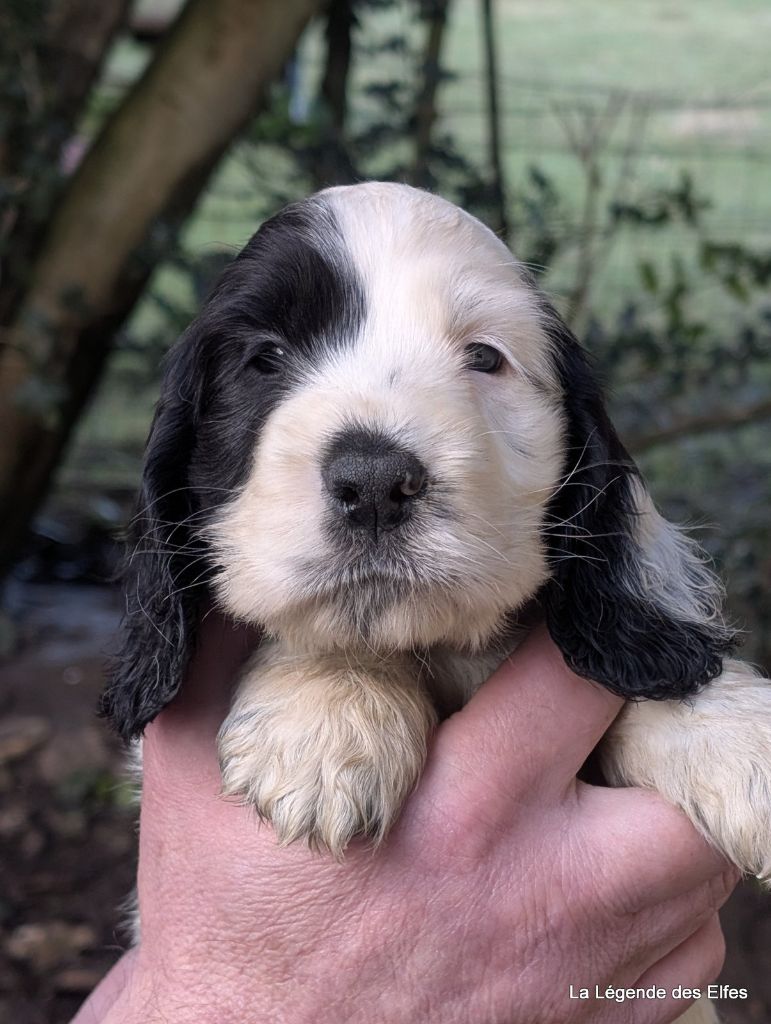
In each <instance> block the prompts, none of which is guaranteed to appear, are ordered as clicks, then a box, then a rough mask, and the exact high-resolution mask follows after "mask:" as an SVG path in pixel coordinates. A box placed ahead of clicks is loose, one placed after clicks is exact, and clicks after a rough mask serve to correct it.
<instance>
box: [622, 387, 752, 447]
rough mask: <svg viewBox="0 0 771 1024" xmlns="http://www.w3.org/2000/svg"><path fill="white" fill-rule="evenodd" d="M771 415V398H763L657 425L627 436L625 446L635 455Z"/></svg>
mask: <svg viewBox="0 0 771 1024" xmlns="http://www.w3.org/2000/svg"><path fill="white" fill-rule="evenodd" d="M769 418H771V398H764V399H761V400H759V401H757V402H753V403H750V404H748V405H743V406H738V407H735V408H730V409H713V410H711V411H710V412H708V413H705V414H703V415H701V416H690V417H684V418H682V419H679V420H676V421H674V422H672V423H670V424H668V425H667V426H663V427H658V428H657V429H655V430H651V431H648V432H647V433H642V434H638V435H636V436H635V435H632V437H630V438H628V439H627V447H628V448H629V450H630V451H632V452H634V453H635V454H639V453H641V452H646V451H649V450H650V449H651V448H655V447H657V446H658V445H660V444H667V443H669V442H670V441H676V440H678V439H679V438H681V437H693V436H695V435H698V434H708V433H710V432H711V431H713V430H735V429H737V428H738V427H745V426H747V425H748V424H750V423H757V422H759V421H761V420H765V419H769Z"/></svg>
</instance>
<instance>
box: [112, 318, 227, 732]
mask: <svg viewBox="0 0 771 1024" xmlns="http://www.w3.org/2000/svg"><path fill="white" fill-rule="evenodd" d="M204 371H205V367H204V366H203V354H202V344H201V339H200V337H199V336H198V333H197V332H196V327H195V325H193V326H192V327H191V328H190V329H189V330H188V331H187V332H186V334H185V335H183V337H182V338H181V339H180V340H179V341H178V342H177V343H176V345H175V346H174V347H173V348H172V350H171V351H170V353H169V355H168V357H167V361H166V366H165V373H164V378H163V384H162V387H161V398H160V401H159V403H158V407H157V409H156V413H155V418H154V419H153V424H152V427H151V429H150V437H149V439H148V442H147V448H146V450H145V458H144V466H143V471H142V483H141V487H140V492H139V498H138V502H137V510H136V515H135V516H134V518H133V520H132V522H131V525H130V528H129V531H128V538H127V540H128V547H127V553H126V560H125V564H124V569H123V583H124V591H125V614H124V619H123V626H122V635H121V641H120V646H119V648H118V651H117V653H116V655H115V656H114V658H113V659H112V666H111V668H112V671H111V674H110V678H109V679H108V682H107V685H106V687H105V690H104V693H103V694H102V698H101V704H100V710H101V714H102V715H104V716H105V717H107V718H109V719H110V721H111V722H112V724H113V726H114V727H115V729H116V730H117V732H118V733H120V735H121V736H122V737H123V738H124V739H126V740H128V739H131V738H132V737H135V736H138V735H139V734H140V733H141V732H142V730H143V729H144V727H145V726H146V725H147V723H148V722H150V721H152V719H153V718H155V716H156V715H157V714H158V713H159V712H160V711H161V710H162V709H163V708H164V707H165V706H166V705H167V704H168V703H169V701H170V700H171V699H172V698H173V697H174V695H175V694H176V692H177V690H178V689H179V685H180V682H181V679H182V676H183V674H184V672H185V669H186V667H187V664H188V661H189V659H190V654H191V653H192V648H193V644H194V638H195V627H196V622H197V618H198V614H199V611H200V607H201V604H202V601H203V598H204V596H205V594H206V591H207V587H206V582H205V578H206V576H207V569H208V566H207V562H206V558H205V552H204V550H203V545H202V543H201V542H200V541H196V539H195V532H194V526H195V519H196V513H197V512H198V511H199V510H197V509H196V508H195V507H194V505H193V502H192V497H191V488H190V481H189V479H188V471H189V466H190V460H191V455H192V451H193V446H194V444H195V436H196V429H197V426H198V421H199V419H200V415H201V395H202V391H203V377H204Z"/></svg>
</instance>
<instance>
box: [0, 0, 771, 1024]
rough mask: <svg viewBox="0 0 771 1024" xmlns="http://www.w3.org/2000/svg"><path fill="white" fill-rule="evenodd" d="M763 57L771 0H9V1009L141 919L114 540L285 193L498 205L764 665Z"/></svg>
mask: <svg viewBox="0 0 771 1024" xmlns="http://www.w3.org/2000/svg"><path fill="white" fill-rule="evenodd" d="M770 51H771V7H770V6H769V4H768V2H767V0H698V2H696V0H637V2H636V3H634V4H630V3H620V2H611V0H537V2H535V0H326V2H325V0H218V2H217V3H214V2H211V0H188V2H186V3H184V2H181V0H147V2H145V0H139V2H135V3H132V2H130V0H4V2H3V5H2V9H1V10H0V332H1V336H2V349H0V573H1V574H2V591H1V604H0V656H1V657H2V662H1V663H0V864H1V865H2V869H1V873H0V1021H3V1022H4V1021H13V1022H15V1024H17V1022H18V1024H38V1022H46V1024H48V1022H65V1021H68V1020H69V1018H70V1016H71V1015H72V1013H73V1012H74V1010H75V1009H76V1007H77V1006H78V1005H79V1003H80V1002H81V1001H82V999H83V998H84V997H85V995H86V994H87V993H88V991H89V990H90V989H91V988H92V987H93V985H94V984H96V982H97V981H98V980H99V978H100V977H101V975H102V974H103V973H104V971H105V970H106V969H107V968H108V967H109V966H110V965H111V963H113V962H114V960H115V959H116V958H117V956H118V955H119V952H120V950H121V949H123V948H124V946H125V937H124V936H123V935H122V934H121V933H120V931H119V929H118V928H117V925H116V922H117V921H118V919H119V913H118V907H119V905H120V903H121V901H122V900H123V899H124V898H125V896H126V894H127V893H128V892H129V890H130V888H131V884H132V873H133V869H134V864H133V858H134V840H135V835H134V832H135V824H134V821H135V812H134V811H133V810H132V809H131V805H130V793H129V791H128V788H127V786H126V784H125V783H124V782H123V781H122V778H121V755H120V751H119V750H118V747H117V745H116V744H115V743H114V742H113V741H112V740H111V738H110V737H109V736H108V734H107V731H106V728H105V727H104V726H103V724H102V723H100V722H99V721H98V720H97V719H96V718H95V712H94V709H95V702H96V696H97V693H98V691H99V688H100V685H101V677H102V672H103V659H104V652H105V650H107V649H108V648H109V645H110V641H111V637H112V635H113V633H114V631H115V628H116V624H117V622H118V620H119V615H120V600H119V596H118V594H117V593H116V591H115V589H114V587H113V586H111V585H110V579H111V576H112V574H113V572H114V569H115V565H116V558H117V554H118V543H117V540H116V539H117V538H118V537H119V535H120V530H121V527H122V525H123V524H124V523H125V522H126V520H127V518H128V517H129V516H130V514H131V506H132V498H133V494H134V491H135V489H136V486H137V480H138V474H139V467H140V460H141V453H142V447H143V443H144V439H145V436H146V434H147V430H148V427H149V423H150V417H151V415H152V409H153V403H154V401H155V398H156V395H157V390H158V379H159V366H160V363H161V360H162V358H163V354H164V352H165V351H166V349H167V348H168V346H169V345H170V344H171V342H172V341H173V340H174V339H175V337H176V336H177V335H178V334H179V333H180V331H181V329H182V328H183V327H184V326H185V324H186V323H187V322H188V320H189V319H190V318H191V317H192V315H193V314H194V311H195V309H196V307H197V305H198V303H199V302H200V300H201V298H202V297H203V296H204V295H205V293H206V291H207V288H208V287H209V286H210V284H211V282H212V280H213V278H214V277H215V276H216V274H217V273H218V271H219V270H220V269H221V267H222V266H223V265H224V264H225V263H226V262H227V261H228V260H229V259H230V258H231V257H232V256H233V254H234V253H235V252H236V251H237V250H238V249H239V247H240V246H241V245H242V244H243V243H244V242H245V241H246V240H247V239H248V237H249V236H250V235H251V233H252V232H253V231H254V230H255V229H256V228H257V227H258V226H259V224H260V222H261V221H262V220H263V219H264V218H266V217H267V216H269V215H270V214H272V213H273V212H274V211H275V210H277V209H278V208H279V207H280V206H282V205H283V204H284V203H285V202H287V201H289V200H291V199H294V198H297V197H300V196H303V195H306V194H307V193H308V192H310V191H312V190H314V189H316V188H319V187H321V186H323V185H327V184H333V183H340V182H348V181H354V180H360V179H362V178H372V177H377V178H390V179H394V180H400V181H408V182H412V183H414V184H418V185H421V186H425V187H429V188H432V189H435V190H437V191H439V192H441V193H442V194H443V195H445V196H447V197H448V198H450V199H453V200H455V201H457V202H460V203H461V204H462V205H464V206H466V207H467V208H468V209H470V210H471V211H472V212H474V213H476V214H477V215H478V216H480V217H481V218H482V219H483V220H485V221H486V222H487V223H488V224H489V225H490V226H491V227H493V228H494V229H495V230H496V231H498V232H499V233H500V234H501V235H502V236H503V237H504V238H505V239H506V240H507V241H508V242H509V243H510V244H511V245H512V246H513V248H514V250H515V251H516V252H517V253H518V255H519V256H520V257H521V258H522V259H523V260H524V261H526V262H527V263H528V264H529V265H530V267H531V268H532V270H533V272H534V274H535V275H536V276H537V277H538V279H539V281H540V284H541V286H542V287H543V288H544V289H546V290H547V291H548V292H550V293H551V294H552V295H553V296H554V297H555V299H556V301H557V304H558V306H559V308H560V309H561V311H562V313H563V314H564V315H565V317H566V318H567V319H568V321H569V322H570V323H571V325H572V327H573V328H574V330H575V331H576V332H577V334H578V335H579V336H580V337H581V338H582V339H583V340H584V341H585V343H586V345H587V346H588V348H589V349H590V350H591V352H592V353H593V355H594V357H595V359H596V361H597V363H598V365H599V367H600V368H601V370H602V373H603V374H604V377H605V379H606V381H607V385H608V389H609V394H610V403H611V408H612V413H613V416H614V418H615V420H616V423H617V425H618V427H619V428H620V432H621V434H622V437H623V438H624V439H625V441H626V443H627V445H628V447H629V448H630V450H631V451H632V452H633V453H634V455H635V456H636V457H637V458H638V460H639V461H640V463H641V465H642V467H643V469H644V471H645V473H646V474H647V477H648V479H649V482H650V485H651V488H652V490H653V493H654V495H655V496H656V498H657V500H658V502H659V504H660V506H661V507H662V508H663V510H664V511H665V513H666V514H667V515H668V516H669V517H670V518H673V519H676V520H679V521H682V522H686V523H688V524H690V525H691V526H692V527H693V529H694V530H695V532H696V534H697V535H698V537H699V538H700V540H701V541H702V543H703V544H704V545H705V546H706V547H707V549H708V550H709V552H710V553H711V555H712V556H713V557H714V559H715V561H716V562H717V564H718V565H719V567H720V569H721V571H722V572H723V574H724V577H725V579H726V581H727V587H728V601H729V607H730V612H731V615H732V616H733V618H734V620H735V621H736V622H737V623H738V624H739V625H741V626H742V627H743V628H744V629H745V630H746V631H747V636H746V643H745V656H746V657H748V658H750V659H751V660H753V661H755V662H757V663H758V664H760V665H763V666H765V668H766V669H769V668H771V633H769V624H770V623H771V585H770V584H771V534H770V533H769V512H768V510H769V496H770V493H771V473H770V472H769V468H770V467H771V443H770V442H771V436H770V431H769V423H770V422H771V361H770V360H769V358H768V357H769V352H770V350H771V297H770V296H769V281H771V65H769V59H768V54H769V52H770ZM653 852H655V851H653ZM724 916H725V923H726V931H727V934H728V939H729V950H730V952H729V958H728V962H727V965H726V968H725V970H724V974H723V980H724V981H725V982H726V983H728V984H731V985H733V986H736V987H741V986H744V987H746V988H747V989H748V991H749V998H748V999H747V1000H740V1001H724V1002H723V1003H722V1004H721V1011H722V1013H723V1014H724V1017H725V1020H726V1021H728V1022H730V1024H748V1022H750V1021H761V1022H767V1021H769V1020H771V975H770V974H769V971H768V967H767V965H768V958H769V953H771V903H770V902H769V901H768V899H764V898H763V897H761V895H760V894H759V892H758V891H757V889H756V887H755V886H754V885H753V884H752V883H747V884H745V885H744V886H743V888H742V890H741V891H740V892H739V893H738V894H737V895H736V896H735V897H734V899H733V900H732V902H731V903H730V904H729V907H728V909H727V910H726V912H725V915H724ZM684 980H685V979H684Z"/></svg>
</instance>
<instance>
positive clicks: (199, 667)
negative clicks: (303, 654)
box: [143, 611, 255, 788]
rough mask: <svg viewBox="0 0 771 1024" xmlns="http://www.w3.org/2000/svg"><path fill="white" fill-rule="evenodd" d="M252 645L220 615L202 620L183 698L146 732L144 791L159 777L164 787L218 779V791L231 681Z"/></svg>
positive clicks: (250, 637)
mask: <svg viewBox="0 0 771 1024" xmlns="http://www.w3.org/2000/svg"><path fill="white" fill-rule="evenodd" d="M254 642H255V634H254V632H253V631H252V630H250V629H248V628H247V627H245V626H239V625H234V624H233V623H231V622H229V621H228V620H227V619H225V618H224V617H223V616H222V615H220V614H219V613H218V612H216V611H211V612H210V613H208V614H205V615H204V616H203V618H202V621H201V624H200V626H199V627H198V636H197V645H196V650H195V653H194V654H193V657H192V659H191V662H190V665H189V666H188V668H187V670H186V672H185V677H184V679H183V681H182V685H181V686H180V690H179V694H178V695H177V697H175V699H174V701H173V702H172V704H171V705H170V706H169V707H168V708H166V709H165V710H164V711H163V712H161V714H160V715H159V716H158V718H157V719H156V720H155V721H154V722H151V723H150V725H149V726H148V727H147V729H146V731H145V738H144V743H143V763H144V780H145V781H144V785H145V788H146V787H147V786H148V784H149V785H151V784H152V782H153V779H154V778H155V777H156V774H158V775H160V776H162V777H163V779H164V782H166V783H172V784H173V783H174V782H176V781H184V782H185V783H191V782H192V783H195V781H196V780H201V779H206V780H214V779H216V780H217V785H219V766H218V764H217V756H216V749H215V738H216V735H217V730H218V729H219V727H220V724H221V723H222V720H223V718H224V717H225V714H226V712H227V708H228V703H229V700H230V694H231V690H232V684H233V681H234V679H235V678H236V676H237V675H238V671H239V669H240V667H241V665H242V664H243V662H244V660H245V658H246V657H247V656H248V654H249V651H250V650H251V649H252V647H253V646H254Z"/></svg>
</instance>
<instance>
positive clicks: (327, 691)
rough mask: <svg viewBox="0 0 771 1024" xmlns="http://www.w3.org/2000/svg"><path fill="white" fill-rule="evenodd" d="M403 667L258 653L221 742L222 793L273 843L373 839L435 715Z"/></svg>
mask: <svg viewBox="0 0 771 1024" xmlns="http://www.w3.org/2000/svg"><path fill="white" fill-rule="evenodd" d="M411 668H412V666H411V665H410V664H409V662H407V661H406V660H405V662H399V659H393V660H389V662H388V664H384V663H382V662H375V663H374V664H367V665H366V666H364V665H360V664H359V663H357V662H353V663H352V664H349V663H348V662H347V661H346V660H345V659H344V658H341V657H336V656H323V655H318V654H314V655H312V656H310V655H299V656H298V655H297V654H285V653H282V652H281V650H280V648H279V647H278V645H276V646H272V647H268V648H267V649H266V650H264V651H260V652H258V654H257V656H256V657H255V658H254V659H253V661H252V662H251V663H250V664H249V666H248V667H247V670H246V673H245V675H244V677H243V679H242V682H241V684H240V686H239V691H238V695H237V697H236V701H235V703H234V705H233V708H232V710H231V712H230V714H229V715H228V718H227V719H226V720H225V722H224V723H223V725H222V728H221V730H220V735H219V756H220V765H221V768H222V780H223V791H224V793H225V794H226V795H229V796H238V797H241V798H242V799H243V800H244V802H246V803H248V804H251V805H252V806H253V807H254V808H255V809H256V811H257V813H258V814H259V815H260V817H261V818H263V819H264V820H266V821H268V822H270V823H271V825H272V826H273V829H274V831H275V833H276V837H277V839H278V841H279V843H280V844H282V845H286V844H288V843H291V842H294V841H296V840H304V841H305V842H307V843H308V845H309V846H310V847H311V848H313V849H327V850H329V851H330V852H331V853H332V854H333V855H334V856H335V857H337V858H340V857H342V855H343V852H344V850H345V847H346V846H347V844H348V843H349V842H350V840H351V839H353V838H354V837H355V836H357V835H363V836H366V837H368V838H370V839H371V840H373V841H374V842H376V843H377V842H380V841H381V840H382V839H383V838H384V836H385V835H386V833H387V832H388V830H389V828H390V827H391V825H392V824H393V822H394V821H395V819H396V817H397V816H398V814H399V811H400V809H401V806H402V804H403V803H404V800H405V799H406V797H407V795H408V794H409V792H410V790H411V789H412V788H413V786H414V785H415V783H416V782H417V779H418V777H419V775H420V772H421V769H422V767H423V763H424V761H425V756H426V741H427V738H428V735H429V733H430V731H431V729H432V727H433V725H434V723H435V713H434V711H433V708H432V706H431V704H430V702H429V701H428V699H427V697H426V695H425V694H424V693H423V691H422V690H421V688H420V686H419V684H418V682H417V678H416V675H415V674H414V673H411V672H410V669H411Z"/></svg>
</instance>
